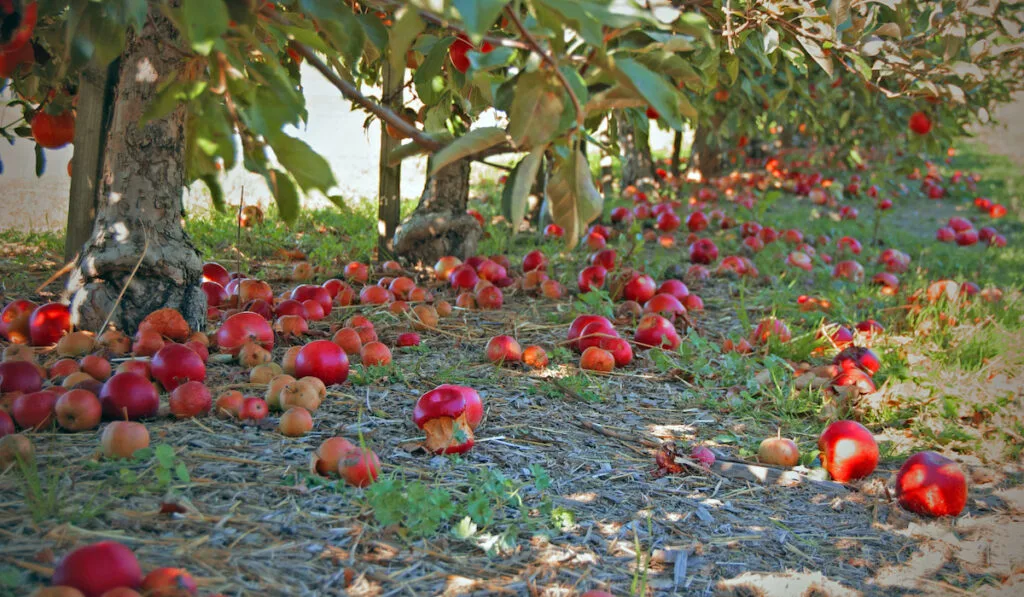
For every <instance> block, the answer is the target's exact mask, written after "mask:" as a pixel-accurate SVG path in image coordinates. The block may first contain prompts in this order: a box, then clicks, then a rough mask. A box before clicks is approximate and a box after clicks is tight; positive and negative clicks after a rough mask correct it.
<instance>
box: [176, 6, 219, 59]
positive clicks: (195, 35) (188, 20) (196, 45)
mask: <svg viewBox="0 0 1024 597" xmlns="http://www.w3.org/2000/svg"><path fill="white" fill-rule="evenodd" d="M181 15H182V18H183V19H184V21H185V34H186V35H187V36H188V39H189V41H191V42H192V49H193V50H195V51H196V52H198V53H199V54H202V55H203V56H207V55H209V54H210V51H211V50H213V45H214V44H215V43H217V40H218V39H220V36H221V35H223V34H224V32H225V31H227V30H228V21H229V20H230V17H229V16H228V7H227V6H225V5H224V0H182V2H181Z"/></svg>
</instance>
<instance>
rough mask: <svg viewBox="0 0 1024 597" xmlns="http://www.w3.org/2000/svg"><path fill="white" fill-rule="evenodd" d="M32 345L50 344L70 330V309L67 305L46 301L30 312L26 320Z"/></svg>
mask: <svg viewBox="0 0 1024 597" xmlns="http://www.w3.org/2000/svg"><path fill="white" fill-rule="evenodd" d="M28 331H29V338H30V339H31V340H32V345H33V346H51V345H53V344H56V343H57V341H58V340H60V339H61V336H63V335H64V334H66V333H68V332H70V331H71V311H69V310H68V306H67V305H62V304H60V303H47V304H45V305H43V306H41V307H38V308H37V309H36V310H35V311H33V312H32V315H30V316H29V320H28Z"/></svg>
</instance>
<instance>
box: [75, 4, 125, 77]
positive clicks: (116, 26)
mask: <svg viewBox="0 0 1024 597" xmlns="http://www.w3.org/2000/svg"><path fill="white" fill-rule="evenodd" d="M81 14H82V16H81V19H78V20H77V21H69V31H73V33H72V38H71V47H72V50H73V53H74V58H76V59H80V60H82V61H83V62H84V61H88V60H92V61H94V62H95V64H97V65H100V66H106V65H107V64H110V63H111V62H112V61H113V60H114V59H115V58H117V57H119V56H120V55H121V52H122V51H123V50H124V41H125V28H124V25H123V24H122V23H120V22H118V21H116V20H114V19H112V18H109V16H108V14H107V11H106V10H104V8H103V6H102V5H101V4H100V3H89V5H88V6H87V7H86V8H85V10H84V12H82V13H81ZM71 23H75V26H73V27H71Z"/></svg>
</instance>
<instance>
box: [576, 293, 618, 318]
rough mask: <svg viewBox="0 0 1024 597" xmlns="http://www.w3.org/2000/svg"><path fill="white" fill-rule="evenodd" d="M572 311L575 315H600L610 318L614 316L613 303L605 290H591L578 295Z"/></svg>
mask: <svg viewBox="0 0 1024 597" xmlns="http://www.w3.org/2000/svg"><path fill="white" fill-rule="evenodd" d="M573 310H574V311H575V312H576V313H584V314H588V315H602V316H604V317H609V318H610V317H613V316H614V315H615V302H614V301H613V300H612V297H611V296H610V295H609V294H608V291H607V290H605V289H597V290H591V291H590V292H585V293H583V294H581V295H579V297H578V298H577V300H576V302H575V303H573Z"/></svg>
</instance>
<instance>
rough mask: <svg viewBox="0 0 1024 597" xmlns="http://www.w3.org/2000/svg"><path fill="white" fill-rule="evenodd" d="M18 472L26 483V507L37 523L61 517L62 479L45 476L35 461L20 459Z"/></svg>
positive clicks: (51, 475)
mask: <svg viewBox="0 0 1024 597" xmlns="http://www.w3.org/2000/svg"><path fill="white" fill-rule="evenodd" d="M18 471H19V472H21V478H22V480H23V482H24V485H23V489H24V493H25V505H26V506H28V511H29V515H30V516H32V520H33V521H34V522H36V523H39V522H42V521H44V520H47V519H55V518H59V517H60V513H61V503H62V500H61V495H60V478H59V476H58V475H57V474H55V473H52V472H51V473H50V474H48V475H45V476H44V475H43V473H42V472H41V471H40V470H39V465H38V464H37V463H36V461H35V459H29V460H27V461H26V460H22V459H21V458H19V459H18Z"/></svg>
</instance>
